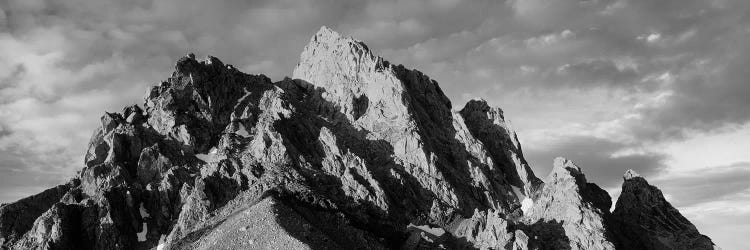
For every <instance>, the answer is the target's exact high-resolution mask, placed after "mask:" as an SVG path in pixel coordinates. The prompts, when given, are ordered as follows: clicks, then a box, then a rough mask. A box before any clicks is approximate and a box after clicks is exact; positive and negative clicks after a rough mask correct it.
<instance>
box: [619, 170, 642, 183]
mask: <svg viewBox="0 0 750 250" xmlns="http://www.w3.org/2000/svg"><path fill="white" fill-rule="evenodd" d="M636 177H641V175H639V174H638V173H636V172H635V170H632V169H628V170H627V171H625V174H624V175H623V176H622V178H623V179H625V180H626V181H627V180H630V179H633V178H636Z"/></svg>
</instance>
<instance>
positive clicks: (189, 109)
mask: <svg viewBox="0 0 750 250" xmlns="http://www.w3.org/2000/svg"><path fill="white" fill-rule="evenodd" d="M554 164H555V168H554V171H553V172H552V174H551V175H550V176H549V177H548V178H547V179H546V180H545V181H544V182H542V180H540V179H539V178H537V177H536V176H535V174H534V173H533V172H532V171H531V168H530V167H529V165H528V163H527V162H526V160H525V159H524V157H523V152H522V150H521V145H520V144H519V143H518V139H517V137H516V134H515V132H513V130H512V129H511V128H510V126H509V125H508V122H507V121H506V120H505V117H504V116H503V112H502V110H500V109H498V108H493V107H490V106H489V105H487V102H485V101H483V100H472V101H470V102H469V103H467V104H466V105H465V106H464V107H463V108H462V109H461V110H460V111H456V110H453V107H452V104H451V103H450V101H449V100H448V98H447V97H446V96H445V94H444V93H443V92H442V90H441V89H440V87H439V86H438V84H437V82H435V81H434V80H432V79H430V78H429V77H428V76H426V75H425V74H423V73H421V72H419V71H416V70H412V69H407V68H406V67H404V66H402V65H394V64H391V63H389V62H388V61H386V60H384V59H382V58H380V57H378V56H376V55H374V54H373V53H372V52H371V51H370V50H369V48H368V47H367V46H366V45H365V44H364V43H362V42H360V41H357V40H355V39H353V38H350V37H344V36H341V35H339V34H338V33H336V32H334V31H332V30H330V29H328V28H325V27H323V28H321V29H320V31H319V32H318V33H317V34H316V35H315V36H313V38H312V39H311V41H310V43H309V44H308V45H307V46H306V47H305V48H304V50H303V52H302V54H301V57H300V63H299V64H298V65H297V67H296V68H295V69H294V73H293V78H287V79H284V80H282V81H278V82H272V81H271V80H270V79H268V78H267V77H265V76H263V75H250V74H245V73H242V72H240V71H238V70H236V69H235V68H234V67H232V66H231V65H227V64H224V63H223V62H221V61H220V60H219V59H217V58H214V57H208V58H206V59H205V60H196V59H195V57H194V56H193V55H188V56H186V57H184V58H181V59H179V60H178V61H177V63H176V66H175V72H174V73H173V74H172V75H171V77H170V78H169V79H167V80H166V81H164V82H162V83H161V84H159V85H158V86H154V87H152V88H151V89H150V90H149V91H148V92H147V94H146V96H145V99H144V104H143V105H142V106H137V105H133V106H129V107H126V108H124V109H123V110H122V112H119V113H105V114H104V115H103V116H102V118H101V126H100V127H99V128H97V129H96V131H94V134H93V136H92V138H91V140H90V142H89V149H88V151H87V153H86V156H85V162H84V163H83V165H82V167H83V169H82V170H81V171H80V173H79V174H78V175H77V176H76V177H75V178H74V179H73V180H71V181H70V182H69V183H68V184H66V185H62V186H59V187H56V188H54V189H50V190H47V191H45V192H43V193H41V194H38V195H35V196H31V197H29V198H26V199H22V200H19V201H17V202H15V203H11V204H8V205H4V206H2V207H1V208H0V245H2V248H3V249H6V248H10V249H30V248H31V249H154V248H156V249H205V248H243V249H267V248H295V249H299V248H310V249H329V248H330V249H342V248H344V249H355V248H357V249H359V248H366V249H388V248H405V249H425V248H427V249H434V248H447V249H464V248H468V249H471V248H492V249H613V248H615V247H619V246H625V247H628V246H632V247H636V248H646V249H648V248H654V249H661V248H663V247H667V248H669V247H674V246H676V247H682V246H696V247H697V246H704V245H705V244H704V245H700V244H702V243H707V244H708V245H706V246H711V245H712V244H711V243H710V240H708V239H707V238H706V237H705V236H702V235H700V234H698V232H697V231H696V230H695V228H694V227H692V225H691V224H690V223H689V222H687V221H686V220H685V219H684V217H682V216H680V215H679V213H678V212H677V211H676V210H674V208H672V207H671V206H668V203H666V202H665V201H663V197H662V198H661V201H663V202H662V203H666V206H668V207H669V208H670V209H671V210H669V209H666V210H664V211H667V212H663V213H662V214H661V215H659V216H662V215H663V216H662V217H663V218H667V219H670V220H667V222H665V223H666V224H658V223H656V222H662V221H664V220H663V218H662V217H649V216H652V215H650V214H649V212H648V210H647V209H645V207H648V206H649V204H651V203H649V202H658V201H659V199H651V198H649V197H652V196H654V197H656V196H657V195H656V193H655V192H658V190H656V191H655V192H653V191H649V192H651V193H654V195H652V196H646V198H643V199H641V198H638V197H641V196H642V194H641V193H638V192H636V193H634V194H633V195H629V196H628V195H626V194H628V192H629V191H628V190H630V186H631V184H629V183H630V182H631V181H630V180H627V181H626V183H625V185H624V187H625V188H624V191H623V194H624V195H623V197H624V198H623V197H621V198H620V199H621V200H623V199H628V200H627V202H626V201H623V202H625V203H627V204H629V205H622V206H621V205H620V202H618V205H617V209H616V210H615V213H614V214H610V213H609V208H610V206H611V202H610V198H609V195H608V194H607V193H606V192H605V191H603V190H602V189H600V188H599V187H598V186H596V185H595V184H592V183H587V182H586V179H585V177H584V175H583V173H582V171H581V169H580V168H579V167H577V166H575V165H574V164H573V163H572V162H570V161H568V160H565V159H562V158H560V159H556V160H555V162H554ZM644 182H645V181H644ZM632 185H635V184H632ZM646 185H647V184H646ZM649 187H650V186H649ZM638 190H640V189H638ZM649 190H650V189H649ZM626 191H627V192H626ZM658 197H661V193H660V192H659V193H658ZM647 198H648V199H647ZM625 203H623V204H625ZM662 203H659V204H662ZM659 207H663V206H659ZM659 211H661V210H659ZM644 218H645V222H649V221H650V222H653V223H651V224H654V225H655V227H654V228H655V229H654V230H656V231H658V232H662V233H663V234H659V235H666V236H665V237H666V238H664V237H662V238H658V239H653V240H647V241H646V242H660V244H662V245H657V244H656V243H653V244H651V243H648V244H645V243H643V244H640V243H638V244H636V243H634V242H641V240H643V239H646V238H644V237H650V236H649V235H642V234H636V233H635V231H636V230H635V229H634V228H635V227H634V226H635V225H638V224H639V223H644V222H643V221H641V220H644ZM649 218H653V219H649ZM675 218H677V219H675ZM671 221H674V222H680V223H678V224H674V225H673V223H671ZM686 225H689V226H686ZM652 238H653V237H652ZM663 238H664V239H667V241H664V240H663ZM688 240H693V241H694V243H691V245H685V244H683V242H686V241H688ZM703 240H706V241H703ZM664 242H667V243H664ZM669 242H679V244H676V243H669ZM699 243H700V244H699ZM639 244H640V245H639Z"/></svg>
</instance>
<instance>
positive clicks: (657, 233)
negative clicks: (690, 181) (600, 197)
mask: <svg viewBox="0 0 750 250" xmlns="http://www.w3.org/2000/svg"><path fill="white" fill-rule="evenodd" d="M623 179H624V180H625V182H624V183H623V184H622V193H621V194H620V198H619V199H618V200H617V204H616V205H615V210H614V212H613V213H612V214H613V216H614V218H616V220H617V223H618V226H619V228H617V230H618V231H619V232H620V233H621V235H622V237H624V238H626V239H628V241H626V243H628V244H629V245H626V246H627V247H628V248H633V249H635V248H640V249H714V245H713V242H711V239H709V238H708V237H706V236H704V235H701V234H700V233H699V232H698V230H697V229H696V228H695V226H694V225H693V224H692V223H690V221H688V220H687V219H686V218H685V217H684V216H682V214H680V212H679V211H677V209H675V208H674V207H673V206H672V205H671V204H669V202H667V200H666V199H664V195H662V193H661V191H660V190H659V189H658V188H656V187H654V186H651V185H650V184H648V181H646V179H644V178H643V177H641V176H640V175H638V174H637V173H636V172H635V171H633V170H628V171H627V172H626V173H625V175H624V176H623Z"/></svg>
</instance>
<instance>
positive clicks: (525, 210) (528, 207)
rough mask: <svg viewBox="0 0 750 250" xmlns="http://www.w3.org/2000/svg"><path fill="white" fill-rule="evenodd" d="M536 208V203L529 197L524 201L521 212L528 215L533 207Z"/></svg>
mask: <svg viewBox="0 0 750 250" xmlns="http://www.w3.org/2000/svg"><path fill="white" fill-rule="evenodd" d="M533 206H534V201H533V200H531V199H529V198H528V197H526V198H524V199H523V201H521V211H523V214H524V215H526V214H528V213H529V212H530V210H531V207H533Z"/></svg>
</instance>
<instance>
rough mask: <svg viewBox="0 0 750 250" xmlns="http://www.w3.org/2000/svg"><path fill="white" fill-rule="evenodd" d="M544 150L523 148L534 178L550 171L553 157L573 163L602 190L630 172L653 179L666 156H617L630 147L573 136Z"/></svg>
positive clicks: (649, 154) (615, 184)
mask: <svg viewBox="0 0 750 250" xmlns="http://www.w3.org/2000/svg"><path fill="white" fill-rule="evenodd" d="M550 144H551V145H550V146H549V147H546V148H544V149H538V148H528V147H527V148H526V150H524V155H525V156H526V158H527V160H528V161H529V162H530V164H531V165H532V167H533V169H534V172H536V173H537V175H539V176H541V177H544V176H546V174H547V173H549V172H550V171H551V170H552V160H553V159H554V158H555V157H565V158H567V159H569V160H572V161H573V162H575V163H576V165H578V166H579V167H581V169H582V170H583V173H584V174H585V175H586V179H587V180H588V181H589V182H594V183H596V184H598V185H599V186H601V187H603V188H615V187H619V186H620V185H621V184H622V175H623V174H624V173H625V171H626V170H628V169H633V170H635V171H636V172H638V173H640V174H641V175H643V176H645V177H647V178H648V177H649V176H656V175H658V174H660V173H662V172H663V171H664V170H665V169H666V165H664V161H665V160H666V157H667V156H666V155H663V154H658V153H633V154H618V153H621V152H620V151H622V150H624V149H628V148H629V147H631V145H628V144H625V143H620V142H616V141H610V140H606V139H601V138H596V137H588V136H573V137H562V138H559V139H555V141H554V142H553V143H550Z"/></svg>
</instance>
